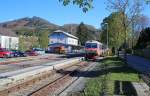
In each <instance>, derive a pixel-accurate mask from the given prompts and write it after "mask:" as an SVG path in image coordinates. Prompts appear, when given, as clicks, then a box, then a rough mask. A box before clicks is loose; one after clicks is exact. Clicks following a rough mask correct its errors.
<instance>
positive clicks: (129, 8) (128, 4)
mask: <svg viewBox="0 0 150 96" xmlns="http://www.w3.org/2000/svg"><path fill="white" fill-rule="evenodd" d="M107 4H108V9H109V10H112V11H117V12H121V15H122V16H121V17H122V18H121V25H122V26H123V31H124V33H125V38H124V42H125V43H126V41H127V30H128V27H130V26H131V24H132V23H133V22H135V21H136V20H137V19H138V18H139V16H140V12H141V11H142V8H143V7H142V4H143V0H108V3H107Z"/></svg>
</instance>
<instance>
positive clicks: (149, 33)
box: [136, 27, 150, 49]
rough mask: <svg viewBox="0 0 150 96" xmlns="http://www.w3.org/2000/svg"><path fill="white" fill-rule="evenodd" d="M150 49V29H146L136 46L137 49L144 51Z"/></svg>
mask: <svg viewBox="0 0 150 96" xmlns="http://www.w3.org/2000/svg"><path fill="white" fill-rule="evenodd" d="M148 47H149V48H150V27H148V28H145V29H143V30H142V31H141V34H140V37H139V39H138V42H137V44H136V48H138V49H143V48H148Z"/></svg>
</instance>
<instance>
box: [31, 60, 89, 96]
mask: <svg viewBox="0 0 150 96" xmlns="http://www.w3.org/2000/svg"><path fill="white" fill-rule="evenodd" d="M88 64H89V63H87V62H86V63H85V62H84V63H83V62H82V63H80V64H78V67H76V68H75V69H73V70H70V71H69V72H67V73H66V74H65V75H64V76H62V77H60V78H58V79H56V80H54V81H53V82H50V83H49V84H46V85H45V86H43V87H41V88H40V89H38V90H36V91H34V92H33V93H30V94H29V96H57V95H59V94H60V93H62V92H63V90H65V89H66V88H67V87H68V86H70V85H71V84H72V83H73V82H75V81H76V80H77V79H78V77H77V78H76V77H73V76H75V75H77V74H78V73H79V72H78V70H82V69H83V68H85V67H86V66H87V65H88ZM85 65H86V66H85ZM72 67H74V66H72ZM62 73H65V72H62Z"/></svg>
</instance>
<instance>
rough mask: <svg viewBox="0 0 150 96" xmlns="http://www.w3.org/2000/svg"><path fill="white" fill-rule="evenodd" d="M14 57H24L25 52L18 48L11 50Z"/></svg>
mask: <svg viewBox="0 0 150 96" xmlns="http://www.w3.org/2000/svg"><path fill="white" fill-rule="evenodd" d="M11 51H12V54H13V56H14V57H26V56H27V54H26V53H25V52H23V51H20V50H11Z"/></svg>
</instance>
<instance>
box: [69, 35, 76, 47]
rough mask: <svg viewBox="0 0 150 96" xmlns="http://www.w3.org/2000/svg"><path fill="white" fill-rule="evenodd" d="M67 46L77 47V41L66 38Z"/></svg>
mask: <svg viewBox="0 0 150 96" xmlns="http://www.w3.org/2000/svg"><path fill="white" fill-rule="evenodd" d="M67 44H69V45H76V46H77V45H78V40H77V39H74V38H70V37H67Z"/></svg>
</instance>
